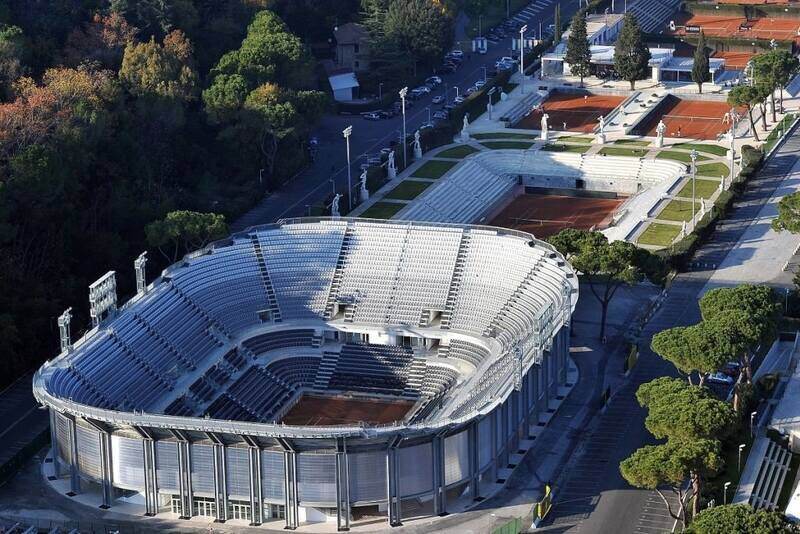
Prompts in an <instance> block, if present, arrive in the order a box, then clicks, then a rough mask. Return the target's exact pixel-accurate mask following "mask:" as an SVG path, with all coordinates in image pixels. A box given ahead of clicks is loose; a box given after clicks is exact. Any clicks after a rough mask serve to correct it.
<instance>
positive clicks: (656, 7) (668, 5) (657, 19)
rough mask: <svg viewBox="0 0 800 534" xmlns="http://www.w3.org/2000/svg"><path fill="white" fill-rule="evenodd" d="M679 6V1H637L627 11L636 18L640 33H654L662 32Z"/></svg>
mask: <svg viewBox="0 0 800 534" xmlns="http://www.w3.org/2000/svg"><path fill="white" fill-rule="evenodd" d="M680 4H681V0H637V1H636V2H634V3H633V4H631V5H629V6H628V11H630V12H631V13H633V14H634V15H635V16H636V20H638V21H639V27H641V29H642V32H644V33H654V32H659V31H661V30H664V28H665V26H666V24H668V23H669V20H670V16H671V15H672V14H673V13H675V12H676V11H677V10H678V8H679V7H680Z"/></svg>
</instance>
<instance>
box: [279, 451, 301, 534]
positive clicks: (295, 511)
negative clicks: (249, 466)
mask: <svg viewBox="0 0 800 534" xmlns="http://www.w3.org/2000/svg"><path fill="white" fill-rule="evenodd" d="M277 441H278V443H279V444H280V445H281V447H282V448H283V465H284V472H283V484H284V503H285V504H284V506H285V509H286V513H285V517H286V527H285V528H286V529H287V530H295V529H296V528H297V527H298V526H299V525H300V519H299V516H300V510H299V506H298V495H297V453H296V452H295V450H294V448H293V447H292V444H291V442H289V441H288V440H286V439H281V438H278V439H277Z"/></svg>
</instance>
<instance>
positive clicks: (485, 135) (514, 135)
mask: <svg viewBox="0 0 800 534" xmlns="http://www.w3.org/2000/svg"><path fill="white" fill-rule="evenodd" d="M471 137H474V138H475V139H531V140H536V139H538V138H537V137H536V136H535V135H533V134H524V133H511V132H492V133H476V134H472V135H471Z"/></svg>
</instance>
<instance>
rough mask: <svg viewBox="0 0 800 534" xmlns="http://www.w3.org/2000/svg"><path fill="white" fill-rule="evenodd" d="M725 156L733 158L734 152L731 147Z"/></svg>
mask: <svg viewBox="0 0 800 534" xmlns="http://www.w3.org/2000/svg"><path fill="white" fill-rule="evenodd" d="M725 157H726V158H728V159H730V160H732V159H733V152H732V151H731V149H728V151H727V152H726V153H725Z"/></svg>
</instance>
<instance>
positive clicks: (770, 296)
mask: <svg viewBox="0 0 800 534" xmlns="http://www.w3.org/2000/svg"><path fill="white" fill-rule="evenodd" d="M699 305H700V314H701V315H702V317H703V320H704V321H711V320H714V319H720V320H722V319H724V318H725V317H727V318H728V320H732V321H734V324H735V323H736V322H739V321H744V320H746V321H748V322H749V323H750V325H751V326H750V327H745V326H744V325H742V324H739V325H737V326H736V328H737V329H739V330H740V332H739V335H740V336H745V337H744V342H747V343H751V344H752V343H757V342H758V341H766V340H768V339H769V338H770V337H771V336H773V335H774V334H775V330H776V328H777V323H778V321H779V319H780V305H779V303H778V300H777V298H776V296H775V293H774V291H773V290H772V288H771V287H769V286H759V285H753V284H742V285H739V286H736V287H718V288H715V289H712V290H710V291H707V292H706V294H705V295H703V297H702V298H701V299H700V302H699ZM732 314H735V315H732ZM745 329H746V330H747V331H745Z"/></svg>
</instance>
